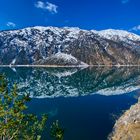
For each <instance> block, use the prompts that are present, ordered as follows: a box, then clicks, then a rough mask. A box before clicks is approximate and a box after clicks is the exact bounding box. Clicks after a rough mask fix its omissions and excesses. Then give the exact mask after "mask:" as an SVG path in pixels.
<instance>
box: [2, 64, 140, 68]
mask: <svg viewBox="0 0 140 140" xmlns="http://www.w3.org/2000/svg"><path fill="white" fill-rule="evenodd" d="M0 67H10V68H14V67H48V68H49V67H50V68H51V67H52V68H57V67H58V68H64V67H66V68H74V67H75V68H79V67H118V68H119V67H140V65H0Z"/></svg>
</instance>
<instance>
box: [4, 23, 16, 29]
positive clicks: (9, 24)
mask: <svg viewBox="0 0 140 140" xmlns="http://www.w3.org/2000/svg"><path fill="white" fill-rule="evenodd" d="M6 25H7V26H8V27H13V28H14V27H16V24H15V23H13V22H7V24H6Z"/></svg>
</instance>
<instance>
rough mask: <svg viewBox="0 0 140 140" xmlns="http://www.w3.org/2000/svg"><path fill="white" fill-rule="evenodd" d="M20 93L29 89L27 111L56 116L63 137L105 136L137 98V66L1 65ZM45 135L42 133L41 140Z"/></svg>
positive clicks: (91, 139) (95, 139)
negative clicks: (21, 66)
mask: <svg viewBox="0 0 140 140" xmlns="http://www.w3.org/2000/svg"><path fill="white" fill-rule="evenodd" d="M0 73H4V74H5V75H6V76H7V79H8V80H9V81H10V83H11V85H12V83H15V82H16V83H17V84H18V87H19V91H20V94H22V93H23V92H24V93H25V92H30V94H31V97H32V100H31V102H30V103H28V112H29V113H34V114H37V115H38V116H41V114H44V113H46V114H48V117H49V118H48V122H47V126H48V128H49V126H50V124H51V123H52V122H53V121H55V120H59V123H60V124H61V126H63V127H64V128H65V135H64V140H107V137H108V135H109V134H110V133H111V132H112V129H113V126H114V124H115V121H116V119H118V118H119V117H120V116H121V115H122V114H123V112H124V111H125V110H127V109H129V108H130V106H131V105H133V104H135V103H136V102H137V99H138V97H139V92H140V89H139V85H140V81H139V76H140V71H139V69H138V68H136V67H135V68H126V67H125V68H96V67H93V68H87V69H79V68H14V69H11V68H0ZM46 137H47V136H44V138H43V139H44V140H45V139H46Z"/></svg>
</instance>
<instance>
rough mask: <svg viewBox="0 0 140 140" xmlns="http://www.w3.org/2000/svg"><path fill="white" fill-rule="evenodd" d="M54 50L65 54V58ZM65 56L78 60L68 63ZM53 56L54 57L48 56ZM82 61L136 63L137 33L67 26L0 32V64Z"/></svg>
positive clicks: (138, 56)
mask: <svg viewBox="0 0 140 140" xmlns="http://www.w3.org/2000/svg"><path fill="white" fill-rule="evenodd" d="M57 53H58V54H59V53H62V54H63V55H64V54H65V56H66V55H67V57H68V58H66V59H65V60H66V62H63V60H64V59H62V57H61V55H58V54H57ZM69 56H71V57H72V56H73V58H74V57H75V58H74V59H76V60H77V61H78V63H77V62H76V61H75V60H74V59H71V60H72V61H71V62H70V63H69V61H68V59H69ZM56 57H57V61H55V60H52V59H55V58H56ZM65 60H64V61H65ZM73 60H74V61H73ZM60 62H62V63H60ZM85 63H86V64H88V65H138V64H139V63H140V36H138V35H135V34H133V33H129V32H127V31H122V30H111V29H110V30H104V31H93V30H90V31H87V30H81V29H79V28H68V27H64V28H57V27H30V28H25V29H21V30H13V31H1V32H0V64H3V65H9V64H13V65H27V64H49V65H53V64H56V65H63V64H64V65H77V64H78V65H80V64H85Z"/></svg>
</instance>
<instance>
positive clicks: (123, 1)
mask: <svg viewBox="0 0 140 140" xmlns="http://www.w3.org/2000/svg"><path fill="white" fill-rule="evenodd" d="M129 1H130V0H122V1H121V2H122V4H126V3H128V2H129Z"/></svg>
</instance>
